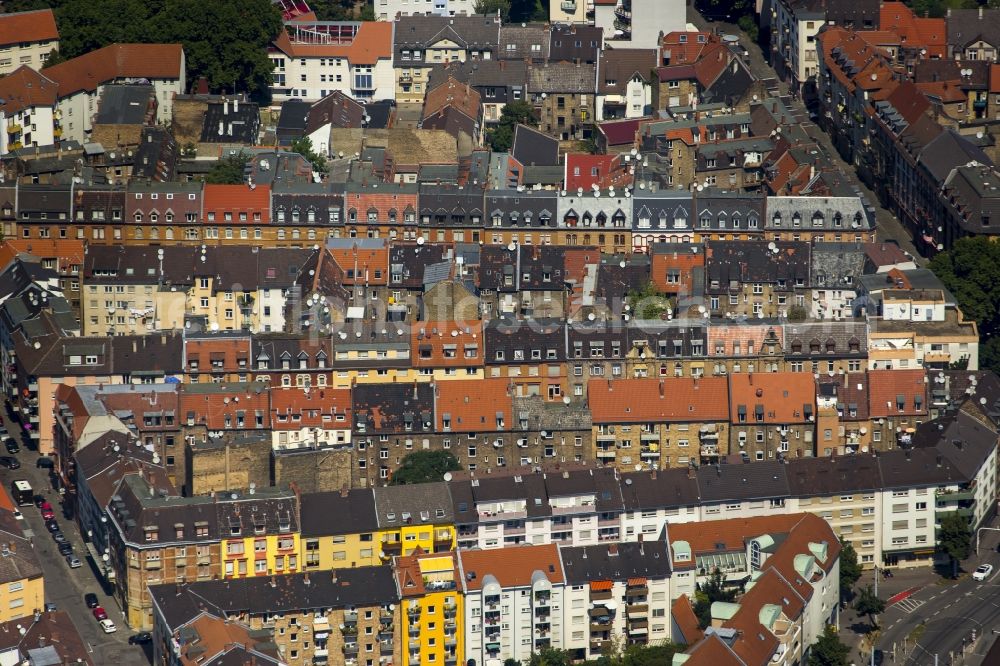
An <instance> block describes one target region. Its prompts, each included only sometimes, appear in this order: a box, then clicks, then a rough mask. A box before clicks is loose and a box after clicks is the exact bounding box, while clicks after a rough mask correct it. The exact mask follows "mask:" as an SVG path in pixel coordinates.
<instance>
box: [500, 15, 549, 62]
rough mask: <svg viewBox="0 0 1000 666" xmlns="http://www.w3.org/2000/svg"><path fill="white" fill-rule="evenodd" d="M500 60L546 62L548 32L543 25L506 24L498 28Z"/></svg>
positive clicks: (547, 56)
mask: <svg viewBox="0 0 1000 666" xmlns="http://www.w3.org/2000/svg"><path fill="white" fill-rule="evenodd" d="M497 55H498V56H499V57H500V58H503V59H507V60H511V61H515V60H519V61H525V60H548V58H549V30H548V26H547V25H545V24H544V23H527V24H523V23H508V24H506V25H503V26H501V27H500V50H499V52H498V53H497Z"/></svg>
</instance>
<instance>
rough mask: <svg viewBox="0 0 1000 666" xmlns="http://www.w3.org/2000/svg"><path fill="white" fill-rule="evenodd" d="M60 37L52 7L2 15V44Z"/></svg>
mask: <svg viewBox="0 0 1000 666" xmlns="http://www.w3.org/2000/svg"><path fill="white" fill-rule="evenodd" d="M53 39H59V30H58V29H57V28H56V17H55V14H53V13H52V10H51V9H39V10H37V11H33V12H16V13H13V14H2V15H0V44H2V45H5V46H9V45H12V44H24V43H27V42H47V41H51V40H53Z"/></svg>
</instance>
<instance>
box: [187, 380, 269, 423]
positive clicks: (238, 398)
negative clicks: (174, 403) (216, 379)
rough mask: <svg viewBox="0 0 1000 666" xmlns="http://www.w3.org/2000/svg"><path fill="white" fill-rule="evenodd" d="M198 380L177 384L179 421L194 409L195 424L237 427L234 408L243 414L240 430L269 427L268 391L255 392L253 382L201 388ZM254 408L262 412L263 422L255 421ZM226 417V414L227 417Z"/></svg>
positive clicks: (255, 410)
mask: <svg viewBox="0 0 1000 666" xmlns="http://www.w3.org/2000/svg"><path fill="white" fill-rule="evenodd" d="M198 386H200V385H198V384H188V385H184V386H182V388H181V396H180V416H181V419H182V423H187V422H188V420H187V417H188V415H189V414H190V413H192V412H193V413H194V423H195V425H200V426H204V427H205V428H207V429H208V430H235V429H238V426H237V424H238V420H237V412H242V413H243V415H244V421H243V428H242V429H244V430H264V429H267V428H270V427H271V423H270V400H269V393H268V391H267V390H266V389H265V390H261V391H260V392H259V393H258V392H257V388H258V386H257V385H253V384H232V385H230V386H229V388H228V389H227V387H226V386H224V385H218V386H217V387H215V388H217V390H209V391H205V390H201V389H199V388H196V387H198ZM256 412H261V413H262V414H264V422H263V424H262V425H260V426H258V425H257V424H256ZM227 417H228V418H227Z"/></svg>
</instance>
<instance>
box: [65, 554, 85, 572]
mask: <svg viewBox="0 0 1000 666" xmlns="http://www.w3.org/2000/svg"><path fill="white" fill-rule="evenodd" d="M66 564H68V565H69V568H70V569H79V568H80V567H82V566H83V564H82V563H81V562H80V558H79V557H77V556H76V555H74V554H73V553H72V551H70V552H69V553H67V554H66Z"/></svg>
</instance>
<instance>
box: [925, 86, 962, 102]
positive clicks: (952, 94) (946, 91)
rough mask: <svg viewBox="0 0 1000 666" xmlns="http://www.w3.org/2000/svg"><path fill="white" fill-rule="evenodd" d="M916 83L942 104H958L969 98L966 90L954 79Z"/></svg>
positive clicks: (928, 95) (931, 97)
mask: <svg viewBox="0 0 1000 666" xmlns="http://www.w3.org/2000/svg"><path fill="white" fill-rule="evenodd" d="M916 85H917V88H918V89H919V90H920V92H922V93H924V94H925V95H927V97H929V98H930V99H936V100H938V101H940V102H941V103H942V104H956V103H961V102H965V101H966V99H967V97H966V94H965V91H964V90H963V89H962V88H961V86H959V85H956V82H954V81H926V82H924V83H918V84H916Z"/></svg>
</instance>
